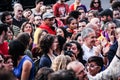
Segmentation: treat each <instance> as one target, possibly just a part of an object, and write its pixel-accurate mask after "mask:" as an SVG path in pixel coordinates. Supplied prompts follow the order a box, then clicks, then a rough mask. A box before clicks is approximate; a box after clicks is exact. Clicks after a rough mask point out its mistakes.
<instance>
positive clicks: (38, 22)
mask: <svg viewBox="0 0 120 80" xmlns="http://www.w3.org/2000/svg"><path fill="white" fill-rule="evenodd" d="M41 21H42V18H41V17H40V16H38V15H36V16H35V17H34V24H35V26H36V27H39V26H40V24H41Z"/></svg>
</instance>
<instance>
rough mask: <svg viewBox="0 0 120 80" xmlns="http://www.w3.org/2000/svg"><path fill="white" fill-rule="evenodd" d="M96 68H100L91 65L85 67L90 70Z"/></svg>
mask: <svg viewBox="0 0 120 80" xmlns="http://www.w3.org/2000/svg"><path fill="white" fill-rule="evenodd" d="M98 67H100V66H96V65H91V64H88V65H87V68H91V69H95V68H98Z"/></svg>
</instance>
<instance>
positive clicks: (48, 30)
mask: <svg viewBox="0 0 120 80" xmlns="http://www.w3.org/2000/svg"><path fill="white" fill-rule="evenodd" d="M39 28H41V29H43V30H46V31H47V32H48V33H49V34H54V35H55V34H56V31H55V30H54V29H52V28H51V27H50V26H48V25H46V24H44V23H42V24H41V25H40V26H39Z"/></svg>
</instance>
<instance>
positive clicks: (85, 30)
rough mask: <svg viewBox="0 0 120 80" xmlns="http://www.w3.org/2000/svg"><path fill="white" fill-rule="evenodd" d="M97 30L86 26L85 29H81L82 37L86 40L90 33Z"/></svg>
mask: <svg viewBox="0 0 120 80" xmlns="http://www.w3.org/2000/svg"><path fill="white" fill-rule="evenodd" d="M91 32H95V31H94V30H93V29H92V28H85V29H83V31H81V37H82V39H83V40H84V39H85V38H86V37H88V36H89V33H91Z"/></svg>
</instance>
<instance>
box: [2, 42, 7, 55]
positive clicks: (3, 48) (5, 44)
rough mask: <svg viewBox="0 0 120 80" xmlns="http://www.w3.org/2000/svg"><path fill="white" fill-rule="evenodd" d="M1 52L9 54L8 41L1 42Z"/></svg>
mask: <svg viewBox="0 0 120 80" xmlns="http://www.w3.org/2000/svg"><path fill="white" fill-rule="evenodd" d="M0 52H1V53H2V54H3V55H8V42H6V41H4V42H3V44H0Z"/></svg>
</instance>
